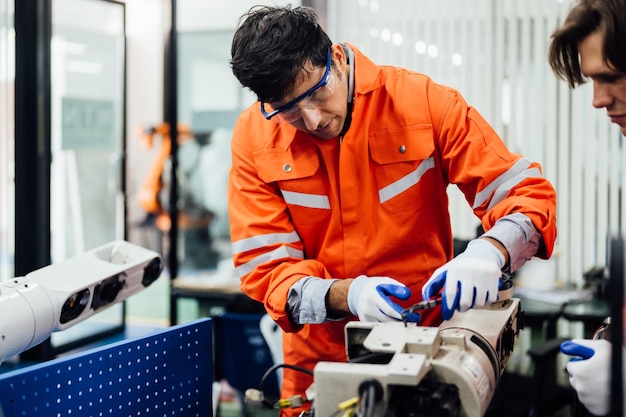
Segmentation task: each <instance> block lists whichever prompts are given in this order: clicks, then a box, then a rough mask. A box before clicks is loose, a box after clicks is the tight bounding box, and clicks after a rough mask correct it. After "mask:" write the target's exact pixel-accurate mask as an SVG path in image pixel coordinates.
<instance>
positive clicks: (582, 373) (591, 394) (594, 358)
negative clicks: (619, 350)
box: [561, 339, 611, 416]
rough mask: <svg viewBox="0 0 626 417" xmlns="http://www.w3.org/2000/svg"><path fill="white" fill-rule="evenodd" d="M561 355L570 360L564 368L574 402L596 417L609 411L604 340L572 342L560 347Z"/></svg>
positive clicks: (607, 358) (608, 362) (608, 351)
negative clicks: (574, 394)
mask: <svg viewBox="0 0 626 417" xmlns="http://www.w3.org/2000/svg"><path fill="white" fill-rule="evenodd" d="M561 352H563V353H565V354H566V355H570V356H574V358H572V359H571V360H570V361H569V362H568V363H567V366H566V369H567V373H568V374H569V382H570V384H571V386H572V388H574V389H575V390H576V394H577V395H578V399H579V400H580V402H581V403H582V404H583V405H584V406H585V407H586V408H587V410H589V412H590V413H592V414H593V415H596V416H604V415H607V414H609V411H610V407H611V389H610V378H611V342H609V341H608V340H605V339H599V340H591V339H572V340H568V341H567V342H563V343H561Z"/></svg>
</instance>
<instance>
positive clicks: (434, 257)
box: [228, 6, 556, 416]
mask: <svg viewBox="0 0 626 417" xmlns="http://www.w3.org/2000/svg"><path fill="white" fill-rule="evenodd" d="M231 52H232V59H231V66H232V70H233V73H234V74H235V76H236V77H237V78H238V80H239V81H240V82H241V84H242V85H243V86H245V87H248V88H249V89H250V90H252V91H253V92H254V93H255V94H256V95H257V98H258V100H259V102H258V103H255V104H254V105H252V106H251V107H250V108H248V109H246V110H244V111H243V112H242V113H241V115H240V116H239V118H238V120H237V122H236V125H235V128H234V131H233V138H232V143H231V148H232V168H231V172H230V177H229V196H228V198H229V216H230V224H231V239H232V245H233V256H234V263H235V267H236V269H237V271H238V273H239V276H240V277H241V288H242V290H243V292H244V293H246V294H247V295H249V296H250V297H251V298H253V299H256V300H258V301H261V302H263V303H264V305H265V308H266V310H267V311H268V313H269V314H270V316H271V317H272V318H273V319H274V320H275V321H276V322H277V323H278V324H279V325H280V327H281V328H282V330H283V353H284V361H285V363H287V364H291V365H297V366H300V367H303V368H306V369H309V370H313V368H314V366H315V364H316V363H317V362H318V361H320V360H325V361H345V360H346V353H345V346H344V333H343V330H344V326H345V324H346V323H347V322H348V321H350V320H356V319H357V318H358V319H360V320H368V321H389V320H401V319H402V310H403V308H405V307H407V306H410V305H411V304H413V303H416V302H419V301H421V300H422V298H430V297H431V296H435V295H437V294H438V293H439V291H440V290H442V292H443V295H442V297H443V301H442V308H441V309H439V308H437V309H434V310H431V311H428V312H427V313H423V314H422V317H421V321H420V323H421V324H422V325H433V326H436V325H439V324H440V323H441V320H442V316H443V319H448V318H450V317H452V314H453V313H454V312H455V311H461V312H462V311H465V310H467V309H469V308H471V307H478V306H483V305H485V304H488V303H492V302H494V301H496V299H497V292H498V285H499V280H500V277H501V275H502V271H503V270H504V271H511V272H512V271H515V270H516V269H518V268H519V267H520V266H522V265H523V264H524V262H525V261H526V260H528V259H530V258H531V257H533V256H538V257H541V258H548V257H549V256H550V255H551V253H552V249H553V245H554V240H555V237H556V220H555V217H554V216H555V213H556V196H555V191H554V189H553V187H552V185H551V184H550V183H549V181H547V180H546V179H545V178H544V177H543V176H542V173H541V167H540V166H539V164H537V163H536V162H532V161H530V160H528V159H526V158H524V157H523V156H521V155H516V154H513V153H511V152H510V151H509V150H508V149H507V148H506V147H505V145H504V144H503V143H502V141H501V140H500V138H499V137H498V135H497V134H496V132H495V131H494V130H493V129H492V128H491V127H490V126H489V124H487V122H486V121H485V120H484V119H483V118H482V117H481V115H480V114H479V113H478V112H477V111H476V110H475V109H473V108H472V107H470V106H468V105H467V103H466V102H465V101H464V99H463V97H462V96H461V95H460V94H459V93H458V92H457V91H454V90H452V89H450V88H448V87H444V86H441V85H438V84H436V83H434V82H433V81H432V80H430V79H429V78H428V77H426V76H424V75H422V74H418V73H415V72H411V71H407V70H405V69H402V68H396V67H390V66H378V65H376V64H374V63H373V62H372V61H370V60H369V59H368V58H367V57H366V56H364V55H363V54H362V53H361V52H360V51H359V50H358V49H357V48H355V47H354V46H352V45H350V44H341V43H332V42H331V41H330V39H329V38H328V36H327V34H326V33H325V32H324V31H323V29H322V28H321V27H320V26H319V24H318V22H317V17H316V15H315V13H314V12H313V10H311V9H309V8H306V7H296V8H291V7H290V6H287V7H254V8H252V9H251V10H250V11H249V12H248V13H246V14H245V15H244V16H242V19H241V21H240V25H239V27H238V29H237V31H236V33H235V35H234V38H233V42H232V49H231ZM450 183H452V184H456V185H457V186H458V187H459V188H460V189H461V191H462V192H463V193H464V195H465V196H466V198H467V201H468V202H469V204H470V205H471V207H472V208H473V211H474V213H475V214H476V216H478V217H479V218H480V219H481V220H482V225H483V227H484V229H485V230H486V231H487V232H486V233H485V234H483V235H482V236H480V237H479V238H477V239H474V240H473V241H471V242H470V243H469V245H468V247H467V249H466V250H465V252H463V253H461V254H460V255H458V256H457V257H456V258H454V259H452V256H453V239H452V231H451V225H450V215H449V213H448V198H447V194H446V187H447V186H448V184H450ZM442 313H443V314H442ZM409 319H411V320H419V317H418V315H417V314H413V315H412V316H411V317H409ZM312 382H313V380H312V377H311V376H310V375H308V374H306V373H302V372H298V371H297V370H292V369H285V371H284V374H283V383H282V397H283V398H291V397H293V396H298V395H303V394H304V393H305V390H306V389H307V388H308V387H309V386H310V385H311V383H312ZM300 411H302V409H301V408H300V409H295V408H294V409H288V410H283V411H282V412H281V415H282V416H295V415H298V414H299V413H300Z"/></svg>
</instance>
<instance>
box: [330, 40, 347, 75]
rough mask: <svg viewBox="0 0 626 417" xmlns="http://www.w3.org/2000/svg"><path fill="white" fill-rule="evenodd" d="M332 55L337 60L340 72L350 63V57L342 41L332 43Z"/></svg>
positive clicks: (336, 63)
mask: <svg viewBox="0 0 626 417" xmlns="http://www.w3.org/2000/svg"><path fill="white" fill-rule="evenodd" d="M330 57H331V59H332V60H333V61H334V62H335V65H337V67H338V68H337V69H339V71H340V72H343V70H344V69H345V67H346V65H347V63H348V57H347V56H346V53H345V51H344V50H343V46H341V44H340V43H333V44H332V46H331V47H330Z"/></svg>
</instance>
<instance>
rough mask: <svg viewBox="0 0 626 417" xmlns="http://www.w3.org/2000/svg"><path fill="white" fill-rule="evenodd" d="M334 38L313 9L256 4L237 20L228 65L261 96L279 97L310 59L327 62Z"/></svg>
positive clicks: (267, 98)
mask: <svg viewBox="0 0 626 417" xmlns="http://www.w3.org/2000/svg"><path fill="white" fill-rule="evenodd" d="M331 45H332V42H331V41H330V39H329V37H328V35H327V34H326V32H324V30H323V29H322V27H321V26H320V25H319V23H318V19H317V15H316V13H315V11H314V10H313V9H311V8H309V7H295V8H292V7H291V5H288V6H284V7H270V6H254V7H252V8H251V9H250V10H249V11H248V12H247V13H246V14H244V15H243V16H242V17H241V18H240V20H239V26H238V28H237V30H236V32H235V35H234V37H233V42H232V45H231V61H230V65H231V68H232V70H233V74H234V75H235V77H237V79H238V80H239V82H240V83H241V84H242V85H243V86H244V87H248V88H249V89H250V90H252V92H254V93H255V94H256V96H257V98H258V99H259V100H262V101H266V102H276V101H280V100H281V99H282V98H283V97H284V96H285V95H286V94H287V93H289V92H290V91H291V90H292V89H293V87H294V86H295V84H296V82H297V81H298V76H301V75H302V70H303V69H305V65H306V64H307V63H311V64H313V66H315V67H323V66H325V65H326V57H327V53H328V48H330V47H331Z"/></svg>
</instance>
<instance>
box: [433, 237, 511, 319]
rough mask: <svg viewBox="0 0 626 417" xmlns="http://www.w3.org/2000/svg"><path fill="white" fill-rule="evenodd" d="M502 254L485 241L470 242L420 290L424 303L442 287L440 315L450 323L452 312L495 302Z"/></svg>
mask: <svg viewBox="0 0 626 417" xmlns="http://www.w3.org/2000/svg"><path fill="white" fill-rule="evenodd" d="M504 262H505V259H504V255H502V253H500V251H499V250H498V248H496V247H495V246H494V245H493V244H491V243H490V242H489V241H488V240H486V239H474V240H472V241H471V242H470V243H469V244H468V245H467V248H466V249H465V251H464V252H463V253H461V254H459V255H458V256H457V257H455V258H454V259H452V260H451V261H449V262H448V263H446V264H445V265H443V266H441V267H439V268H438V269H437V270H436V271H435V272H434V273H433V275H432V276H431V277H430V279H429V280H428V281H427V282H426V284H425V285H424V287H423V288H422V298H423V299H424V300H428V299H430V298H431V297H433V296H435V295H437V294H439V291H440V290H441V288H442V287H443V296H442V300H441V315H442V316H443V319H444V320H450V319H451V318H452V315H453V314H454V310H458V311H461V312H463V311H467V310H469V309H470V308H472V307H482V306H484V305H486V304H491V303H494V302H496V301H497V300H498V287H499V284H500V278H501V277H502V271H501V270H502V268H503V267H504Z"/></svg>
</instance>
